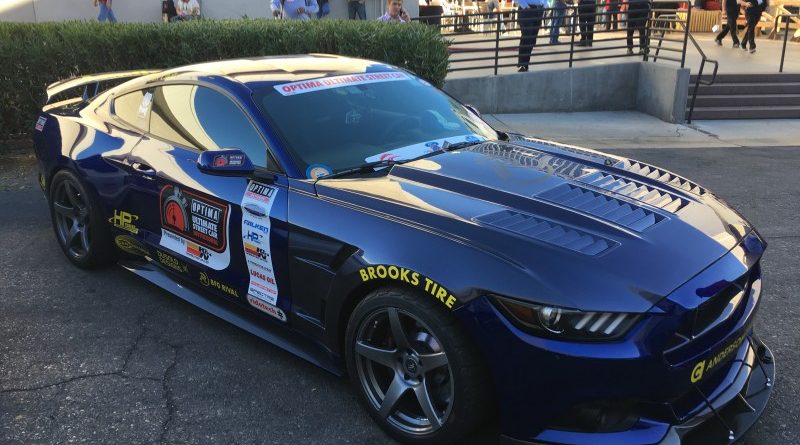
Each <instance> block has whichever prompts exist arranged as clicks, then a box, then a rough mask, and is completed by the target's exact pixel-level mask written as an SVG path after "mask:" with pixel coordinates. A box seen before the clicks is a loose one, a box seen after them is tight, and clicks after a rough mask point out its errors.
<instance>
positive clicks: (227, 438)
mask: <svg viewBox="0 0 800 445" xmlns="http://www.w3.org/2000/svg"><path fill="white" fill-rule="evenodd" d="M614 153H616V154H620V155H624V156H631V157H635V158H637V159H640V160H643V161H646V162H649V163H653V164H656V165H659V166H662V167H665V168H667V169H670V170H672V171H675V172H677V173H680V174H683V175H685V176H687V177H689V178H691V179H693V180H696V181H697V182H699V183H700V184H702V185H704V186H706V187H708V188H710V189H711V190H712V191H714V192H715V193H716V194H717V195H719V196H721V197H722V198H724V199H725V200H727V201H728V202H729V203H731V204H732V205H733V206H734V207H736V208H737V209H739V210H740V211H741V213H742V214H744V215H745V217H747V218H748V219H749V220H750V221H752V222H753V223H754V224H755V225H756V227H757V228H758V229H759V231H760V233H761V234H762V235H763V236H764V237H765V238H766V239H767V241H768V242H769V248H768V250H767V253H766V255H765V257H764V259H763V270H764V288H765V298H764V299H763V303H762V306H761V308H760V312H759V314H758V316H757V321H756V329H757V331H758V332H760V334H761V337H762V338H763V339H764V340H765V341H766V342H767V343H768V345H769V346H770V347H771V348H772V350H773V352H774V354H775V358H776V363H777V367H776V369H777V382H776V389H775V393H774V395H773V398H772V400H771V402H770V405H769V406H768V408H767V410H766V412H765V415H764V417H763V418H762V419H761V420H760V421H759V422H758V424H757V425H756V426H755V427H754V429H753V430H752V431H751V432H750V433H749V434H748V435H747V436H746V438H745V441H744V443H748V444H796V443H800V419H799V417H800V404H798V400H800V370H798V365H800V349H799V348H798V344H800V309H799V307H800V304H798V302H800V299H799V297H798V296H799V295H800V277H799V276H798V270H800V255H798V252H799V251H800V235H799V234H798V232H797V224H798V216H800V185H798V184H800V147H786V148H755V147H746V148H741V147H737V148H704V149H692V148H680V149H636V150H618V151H614ZM12 158H13V159H11V160H8V159H7V158H4V161H3V162H2V163H0V209H2V210H0V239H1V240H2V241H3V243H4V245H3V248H2V249H0V282H1V283H2V287H0V443H3V444H6V443H8V444H32V443H65V442H85V443H125V444H136V443H224V444H244V443H281V444H282V443H303V444H314V443H355V444H372V443H386V442H389V439H388V438H387V436H385V435H384V434H383V433H382V432H381V430H380V429H379V428H378V427H377V426H376V425H375V424H374V423H373V422H372V421H371V419H370V418H369V417H368V416H367V414H366V412H365V411H363V410H362V409H361V408H360V406H359V405H358V403H357V401H356V398H355V396H354V392H353V391H352V390H351V389H350V387H349V384H348V382H347V381H346V380H345V379H341V378H338V377H335V376H333V375H330V374H328V373H326V372H325V371H323V370H321V369H318V368H316V367H315V366H313V365H311V364H309V363H307V362H305V361H303V360H301V359H299V358H296V357H294V356H293V355H291V354H289V353H286V352H284V351H283V350H280V349H278V348H276V347H273V346H271V345H270V344H267V343H265V342H263V341H261V340H259V339H257V338H255V337H253V336H251V335H249V334H247V333H245V332H244V331H241V330H239V329H238V328H236V327H233V326H231V325H229V324H227V323H226V322H224V321H221V320H219V319H217V318H215V317H214V316H212V315H209V314H206V313H205V312H203V311H201V310H200V309H196V308H195V307H193V306H191V305H190V304H188V303H185V302H183V301H182V300H180V299H178V298H177V297H173V296H171V295H169V294H167V293H166V292H164V291H162V290H160V289H158V288H156V287H155V286H152V285H150V284H149V283H147V282H145V281H143V280H141V279H139V278H137V277H135V276H134V275H132V274H130V273H128V272H126V271H124V270H122V269H121V268H118V267H111V268H108V269H105V270H102V271H94V272H87V271H82V270H79V269H76V268H75V267H73V266H71V264H70V263H69V262H68V261H67V259H66V258H65V257H64V256H63V254H62V253H61V251H60V249H59V247H58V245H57V244H56V241H55V238H54V236H53V232H52V229H51V226H50V219H49V214H48V210H47V205H46V202H45V199H44V197H43V196H42V193H41V192H40V190H39V189H38V186H37V181H36V172H35V165H34V163H33V161H32V159H31V158H30V157H29V156H27V154H26V153H21V154H17V155H15V156H12ZM490 436H491V434H488V435H487V437H485V438H477V439H476V441H477V442H480V443H484V442H490V441H491V437H490ZM720 443H723V441H722V438H721V441H720Z"/></svg>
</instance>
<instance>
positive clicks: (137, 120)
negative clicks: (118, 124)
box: [114, 90, 153, 132]
mask: <svg viewBox="0 0 800 445" xmlns="http://www.w3.org/2000/svg"><path fill="white" fill-rule="evenodd" d="M152 101H153V93H151V92H150V91H149V90H139V91H134V92H132V93H128V94H124V95H122V96H119V97H117V98H116V99H114V114H115V115H116V116H117V117H119V118H120V119H122V120H123V121H125V122H126V123H127V124H130V125H133V126H134V127H136V128H138V129H140V130H142V131H144V132H147V131H148V123H149V117H150V116H149V114H150V106H151V104H152Z"/></svg>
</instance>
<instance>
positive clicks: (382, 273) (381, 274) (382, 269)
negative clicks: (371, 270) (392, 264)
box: [375, 266, 386, 278]
mask: <svg viewBox="0 0 800 445" xmlns="http://www.w3.org/2000/svg"><path fill="white" fill-rule="evenodd" d="M375 273H376V274H377V275H378V278H386V266H377V267H375Z"/></svg>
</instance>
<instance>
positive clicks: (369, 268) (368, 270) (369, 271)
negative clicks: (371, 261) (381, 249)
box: [367, 266, 378, 280]
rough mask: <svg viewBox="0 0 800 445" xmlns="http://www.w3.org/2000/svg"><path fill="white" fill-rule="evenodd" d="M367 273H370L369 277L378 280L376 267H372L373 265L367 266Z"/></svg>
mask: <svg viewBox="0 0 800 445" xmlns="http://www.w3.org/2000/svg"><path fill="white" fill-rule="evenodd" d="M367 273H368V274H369V277H370V278H371V279H373V280H377V279H378V277H377V276H375V268H374V267H372V266H370V267H368V268H367Z"/></svg>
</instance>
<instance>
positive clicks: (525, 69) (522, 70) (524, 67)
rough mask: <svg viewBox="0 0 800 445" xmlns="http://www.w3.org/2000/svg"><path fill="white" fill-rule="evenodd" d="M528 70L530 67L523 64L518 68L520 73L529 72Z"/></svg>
mask: <svg viewBox="0 0 800 445" xmlns="http://www.w3.org/2000/svg"><path fill="white" fill-rule="evenodd" d="M527 71H528V67H527V66H521V67H519V69H518V70H517V72H518V73H524V72H527Z"/></svg>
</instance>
